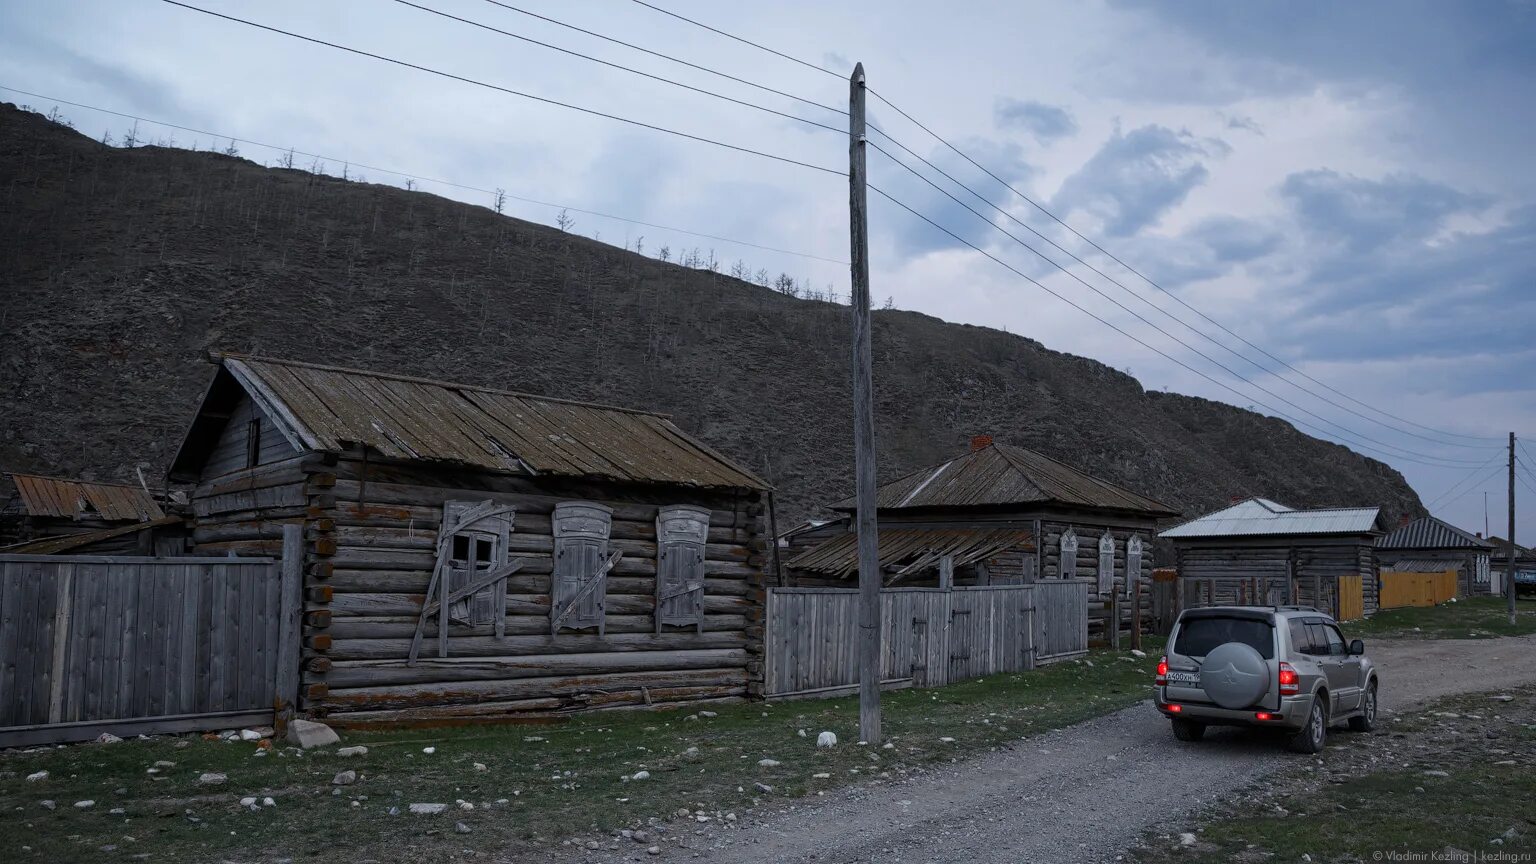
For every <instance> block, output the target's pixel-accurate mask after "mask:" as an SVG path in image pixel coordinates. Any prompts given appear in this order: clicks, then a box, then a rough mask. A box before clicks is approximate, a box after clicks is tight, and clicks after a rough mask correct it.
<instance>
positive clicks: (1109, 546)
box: [1099, 531, 1115, 594]
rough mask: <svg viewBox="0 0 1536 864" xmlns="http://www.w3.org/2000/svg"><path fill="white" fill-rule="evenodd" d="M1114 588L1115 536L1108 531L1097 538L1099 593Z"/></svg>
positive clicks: (1105, 592) (1107, 591) (1106, 592)
mask: <svg viewBox="0 0 1536 864" xmlns="http://www.w3.org/2000/svg"><path fill="white" fill-rule="evenodd" d="M1113 590H1115V538H1114V536H1113V535H1111V534H1110V533H1109V532H1108V531H1105V532H1104V536H1103V537H1100V538H1099V593H1100V594H1108V593H1109V592H1111V591H1113Z"/></svg>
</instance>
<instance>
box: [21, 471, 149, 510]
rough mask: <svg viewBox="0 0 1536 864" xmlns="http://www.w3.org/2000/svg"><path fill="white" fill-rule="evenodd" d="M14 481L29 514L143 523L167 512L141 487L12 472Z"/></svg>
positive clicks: (24, 507) (23, 507) (23, 505)
mask: <svg viewBox="0 0 1536 864" xmlns="http://www.w3.org/2000/svg"><path fill="white" fill-rule="evenodd" d="M11 482H13V483H15V484H16V494H17V495H18V496H19V497H20V498H21V506H22V509H23V510H24V511H25V512H26V513H27V515H29V516H45V517H59V518H64V519H75V518H90V517H95V518H100V519H104V520H106V521H108V522H142V521H146V520H149V519H159V518H160V517H162V516H164V515H165V514H164V513H163V512H161V510H160V505H159V504H156V503H155V499H154V497H153V496H152V495H150V494H149V493H148V492H146V491H144V490H143V489H141V488H139V487H138V486H125V485H119V484H116V483H96V482H92V481H87V480H66V479H64V478H61V477H42V476H39V475H36V474H12V475H11Z"/></svg>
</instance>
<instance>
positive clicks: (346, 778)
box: [331, 771, 357, 786]
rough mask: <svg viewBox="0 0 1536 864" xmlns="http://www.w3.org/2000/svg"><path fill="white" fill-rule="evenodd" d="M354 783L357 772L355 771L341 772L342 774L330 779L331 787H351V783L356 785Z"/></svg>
mask: <svg viewBox="0 0 1536 864" xmlns="http://www.w3.org/2000/svg"><path fill="white" fill-rule="evenodd" d="M356 782H357V772H356V771H342V772H340V773H338V774H337V775H336V776H335V777H332V778H331V785H333V786H351V785H352V784H353V783H356Z"/></svg>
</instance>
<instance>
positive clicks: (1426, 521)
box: [1376, 516, 1494, 597]
mask: <svg viewBox="0 0 1536 864" xmlns="http://www.w3.org/2000/svg"><path fill="white" fill-rule="evenodd" d="M1493 552H1494V549H1493V544H1491V543H1489V542H1488V541H1487V540H1484V539H1483V538H1481V537H1479V536H1477V535H1476V534H1473V533H1472V532H1470V531H1463V530H1461V529H1460V528H1457V527H1456V526H1455V525H1452V524H1450V523H1449V522H1446V521H1444V520H1441V519H1436V518H1435V517H1433V516H1425V517H1422V518H1420V519H1414V520H1412V521H1404V522H1403V524H1401V525H1399V526H1398V527H1397V528H1395V529H1394V530H1393V531H1392V532H1391V533H1390V534H1388V535H1387V536H1385V537H1383V538H1381V541H1380V542H1379V543H1377V544H1376V554H1377V557H1379V558H1380V559H1381V568H1382V569H1383V570H1395V571H1397V572H1400V573H1434V572H1438V571H1441V570H1454V571H1456V589H1457V593H1458V594H1460V595H1461V596H1462V597H1486V596H1488V595H1489V594H1491V593H1493V584H1492V582H1493V580H1492V568H1491V567H1490V562H1491V556H1492V554H1493Z"/></svg>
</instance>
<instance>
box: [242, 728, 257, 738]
mask: <svg viewBox="0 0 1536 864" xmlns="http://www.w3.org/2000/svg"><path fill="white" fill-rule="evenodd" d="M240 740H241V741H260V740H261V733H260V732H257V731H256V730H255V729H241V730H240Z"/></svg>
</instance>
